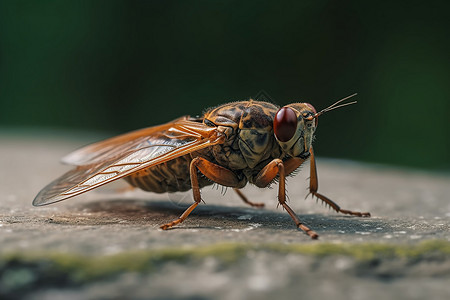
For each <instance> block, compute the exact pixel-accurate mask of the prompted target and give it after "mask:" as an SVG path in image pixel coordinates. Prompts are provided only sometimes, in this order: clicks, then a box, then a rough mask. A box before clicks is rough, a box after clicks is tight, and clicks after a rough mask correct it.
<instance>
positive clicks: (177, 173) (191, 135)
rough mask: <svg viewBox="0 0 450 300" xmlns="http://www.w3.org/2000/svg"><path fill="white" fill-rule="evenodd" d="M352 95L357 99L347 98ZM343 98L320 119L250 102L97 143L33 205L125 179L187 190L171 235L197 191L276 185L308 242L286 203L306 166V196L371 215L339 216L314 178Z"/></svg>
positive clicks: (294, 107)
mask: <svg viewBox="0 0 450 300" xmlns="http://www.w3.org/2000/svg"><path fill="white" fill-rule="evenodd" d="M352 96H354V95H352ZM352 96H349V97H346V98H344V99H341V100H339V101H337V102H336V103H334V104H333V105H331V106H329V107H327V108H326V109H324V110H322V111H320V112H317V111H316V110H315V108H314V107H313V106H312V105H311V104H309V103H292V104H289V105H286V106H283V107H281V108H280V107H279V106H277V105H274V104H272V103H268V102H262V101H255V100H252V99H250V100H248V101H240V102H231V103H228V104H224V105H220V106H217V107H214V108H211V109H208V110H207V111H206V112H205V113H204V114H203V116H202V117H190V116H184V117H181V118H179V119H176V120H174V121H171V122H169V123H166V124H164V125H159V126H154V127H149V128H145V129H141V130H137V131H133V132H130V133H126V134H123V135H119V136H117V137H113V138H110V139H107V140H104V141H101V142H97V143H94V144H91V145H88V146H85V147H84V148H81V149H79V150H76V151H75V152H72V153H71V154H69V155H67V156H66V157H64V158H63V159H62V161H63V162H64V163H66V164H69V165H73V166H74V168H73V169H72V170H70V171H68V172H67V173H65V174H64V175H62V176H61V177H59V178H58V179H56V180H55V181H53V182H51V183H50V184H49V185H47V186H46V187H45V188H44V189H42V190H41V191H40V192H39V194H38V195H37V196H36V198H35V199H34V201H33V205H35V206H41V205H47V204H51V203H55V202H58V201H62V200H65V199H68V198H71V197H74V196H77V195H80V194H82V193H85V192H87V191H90V190H92V189H95V188H97V187H99V186H101V185H104V184H107V183H109V182H112V181H114V180H117V179H120V178H123V179H125V180H126V181H127V182H128V183H129V184H131V185H132V186H133V187H137V188H140V189H143V190H145V191H150V192H155V193H165V192H169V193H170V192H178V191H187V190H190V189H192V192H193V198H194V203H193V204H192V205H190V206H189V207H188V208H187V209H186V210H185V211H184V212H183V214H182V215H181V216H180V217H179V218H178V219H176V220H174V221H172V222H170V223H167V224H164V225H162V226H161V227H160V228H161V229H164V230H165V229H169V228H171V227H173V226H175V225H177V224H180V223H181V222H183V221H184V220H185V219H186V218H187V217H188V215H189V214H190V213H191V212H192V211H193V210H194V209H195V208H196V207H197V205H198V204H199V203H200V202H201V200H202V198H201V195H200V189H201V188H202V187H205V186H208V185H211V184H213V183H217V184H219V185H222V186H225V187H231V188H233V190H235V191H236V192H237V194H238V195H239V196H240V197H241V198H242V199H243V201H244V202H246V203H247V204H249V205H252V206H261V204H258V203H253V202H251V201H250V200H248V199H247V197H245V196H244V194H243V193H242V192H241V191H240V189H242V188H243V187H244V186H245V185H246V184H247V183H251V184H254V185H256V186H257V187H260V188H265V187H268V186H269V185H270V184H271V183H273V182H275V181H277V182H278V202H279V204H280V205H281V206H282V207H283V208H284V209H285V210H286V211H287V213H288V214H289V215H290V216H291V218H292V219H293V221H294V222H295V224H296V226H297V227H298V228H300V229H301V230H303V231H304V232H305V233H306V234H308V235H309V236H310V237H311V238H314V239H315V238H317V237H318V235H317V233H316V232H314V231H313V230H311V229H310V228H309V227H307V226H306V225H305V224H303V223H302V222H301V221H300V220H299V218H298V217H297V215H296V214H295V213H294V211H293V210H292V209H291V208H290V207H289V205H288V203H287V202H286V191H285V179H286V176H288V175H290V174H292V173H293V172H294V171H295V170H296V169H298V168H299V167H300V166H301V165H302V164H303V163H304V162H305V161H306V160H308V159H309V160H310V183H309V193H310V194H312V196H313V197H314V196H315V197H317V198H318V199H320V200H321V201H323V202H324V203H325V204H327V205H329V206H330V207H331V208H333V209H334V210H335V211H336V212H340V213H344V214H349V215H355V216H362V217H366V216H367V217H368V216H370V214H369V213H367V212H365V213H361V212H355V211H351V210H346V209H342V208H341V207H340V206H339V205H337V204H336V203H335V202H333V201H332V200H330V199H329V198H328V197H326V196H324V195H322V194H320V193H318V192H317V190H318V178H317V170H316V161H315V158H314V152H313V148H312V142H313V139H314V132H315V130H316V128H317V124H318V123H317V122H318V117H319V116H320V115H322V114H323V113H324V112H327V111H329V110H332V109H335V108H338V107H342V106H344V105H348V104H352V103H354V102H355V101H354V102H347V103H344V104H341V103H342V101H344V100H346V99H348V98H350V97H352Z"/></svg>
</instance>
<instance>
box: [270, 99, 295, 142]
mask: <svg viewBox="0 0 450 300" xmlns="http://www.w3.org/2000/svg"><path fill="white" fill-rule="evenodd" d="M296 129H297V115H296V114H295V112H294V111H293V110H292V108H289V107H282V108H281V109H280V110H279V111H278V112H277V114H276V115H275V118H274V120H273V131H274V133H275V136H276V137H277V139H278V140H279V141H280V142H287V141H289V140H290V139H292V137H293V136H294V134H295V130H296Z"/></svg>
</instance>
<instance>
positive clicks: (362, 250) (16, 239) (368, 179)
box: [0, 133, 450, 299]
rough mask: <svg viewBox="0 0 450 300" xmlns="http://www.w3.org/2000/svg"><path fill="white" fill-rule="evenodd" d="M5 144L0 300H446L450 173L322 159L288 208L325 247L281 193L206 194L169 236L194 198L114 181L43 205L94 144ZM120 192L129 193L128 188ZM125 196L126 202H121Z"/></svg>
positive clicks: (13, 138)
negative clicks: (309, 191)
mask: <svg viewBox="0 0 450 300" xmlns="http://www.w3.org/2000/svg"><path fill="white" fill-rule="evenodd" d="M94 140H95V139H93V138H89V137H88V138H84V139H82V138H72V139H69V138H67V137H64V136H62V135H57V136H52V137H49V136H44V135H39V134H36V135H34V136H33V137H31V136H23V135H17V134H16V135H13V134H5V133H2V134H0V165H1V170H0V191H1V193H0V298H1V299H15V298H18V297H19V298H25V299H62V298H64V299H124V298H128V299H242V298H246V299H273V298H274V297H281V298H290V297H292V298H293V297H301V298H306V299H308V298H313V297H314V299H326V298H333V299H363V298H365V299H375V298H376V299H378V298H379V297H384V298H386V299H424V298H428V299H448V295H450V285H449V284H448V283H449V282H450V230H449V224H450V222H449V221H450V201H449V195H450V176H449V175H448V174H434V173H427V172H421V171H414V170H404V169H395V168H388V167H382V166H375V165H367V164H360V163H354V162H349V161H339V160H329V159H323V158H320V149H316V152H317V154H318V155H319V158H318V159H317V163H318V174H319V192H321V193H323V194H324V195H327V196H329V197H330V198H331V199H333V200H334V201H336V202H337V203H338V204H340V205H341V207H342V208H347V209H352V210H359V211H370V212H371V213H372V217H371V218H357V217H348V216H344V215H339V214H336V213H334V212H333V211H330V210H329V209H328V208H325V207H323V206H322V205H321V204H320V203H319V204H316V203H315V201H312V200H311V198H308V199H307V200H304V198H305V195H306V188H307V180H306V178H307V177H308V176H309V174H308V167H307V166H305V167H304V168H303V169H302V171H301V172H300V173H299V174H298V175H297V176H296V177H293V178H289V180H288V185H287V187H288V195H289V198H290V202H289V204H290V205H291V207H292V208H293V209H294V211H295V212H296V213H297V214H298V216H299V218H300V220H302V221H303V222H304V223H305V224H307V225H308V226H310V227H311V228H312V229H314V230H315V231H316V232H317V233H318V234H319V235H320V238H319V240H318V241H313V240H311V239H310V238H309V237H308V236H307V235H305V234H303V233H302V232H301V231H299V230H297V229H296V228H295V226H294V223H293V222H292V220H291V218H290V217H289V215H288V214H287V213H286V212H285V211H283V210H282V209H281V208H277V200H276V193H277V190H276V186H274V188H273V189H257V188H255V187H250V186H249V187H248V188H246V189H245V190H244V192H245V194H246V195H247V196H248V197H249V198H250V199H251V200H253V201H259V202H264V203H265V205H266V207H265V208H263V209H255V208H251V207H248V206H247V205H245V204H244V203H243V202H242V201H241V200H240V199H239V198H238V196H237V195H235V194H234V192H233V191H232V190H228V191H226V193H225V195H223V193H224V191H223V190H222V188H221V187H218V188H215V187H213V188H211V187H206V188H205V189H204V190H203V193H202V195H203V198H204V200H205V202H206V204H202V205H200V206H199V207H198V208H197V209H196V210H194V212H193V213H192V214H191V216H190V217H189V218H188V219H187V220H186V222H184V223H183V224H181V225H180V226H178V227H177V228H175V229H173V230H169V231H162V230H159V229H158V228H159V225H161V224H164V223H167V222H169V221H172V220H173V219H175V218H176V217H178V216H179V215H180V214H181V212H182V211H183V210H184V208H185V207H186V205H188V204H189V203H191V201H192V200H191V199H192V198H191V196H190V193H187V194H186V193H185V194H182V193H180V194H171V195H168V194H152V193H145V192H141V191H138V190H134V191H123V190H122V188H123V187H125V186H126V185H121V184H112V185H110V186H105V187H104V188H101V189H98V190H95V191H92V192H89V193H87V194H84V195H82V196H79V197H77V198H73V199H69V200H67V201H63V202H60V203H58V204H54V205H50V206H46V207H40V208H35V207H32V206H31V201H32V200H33V198H34V196H35V195H36V194H37V192H38V191H39V190H40V189H41V188H42V187H43V186H45V185H46V184H47V183H49V182H50V181H51V180H53V179H54V178H56V177H57V176H59V175H60V174H62V173H63V172H65V171H66V170H67V169H68V167H67V166H63V165H60V164H59V162H58V161H59V159H60V158H61V157H62V156H63V155H65V154H67V153H68V152H70V151H72V150H74V149H76V148H78V147H80V146H82V145H83V144H85V143H87V142H90V141H94ZM121 190H122V191H121ZM118 191H120V192H118Z"/></svg>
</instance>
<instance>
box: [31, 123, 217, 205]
mask: <svg viewBox="0 0 450 300" xmlns="http://www.w3.org/2000/svg"><path fill="white" fill-rule="evenodd" d="M222 142H223V136H222V135H220V134H219V133H218V132H217V131H216V128H215V127H208V126H206V125H204V124H203V123H199V122H193V121H190V120H188V118H186V117H185V118H182V119H178V120H176V121H174V122H171V123H167V124H164V125H161V126H155V127H150V128H145V129H141V130H138V131H134V132H130V133H127V134H124V135H120V136H117V137H114V138H111V139H107V140H105V141H102V142H99V143H95V144H92V145H88V146H86V147H84V148H81V149H79V150H77V151H75V152H73V153H71V154H69V155H68V156H66V157H64V158H63V162H65V163H68V164H72V165H75V166H76V168H75V169H73V170H70V171H69V172H67V173H65V174H64V175H62V176H61V177H59V178H58V179H56V180H55V181H53V182H51V183H50V184H49V185H47V186H46V187H45V188H44V189H42V191H40V192H39V194H38V195H37V196H36V198H35V199H34V201H33V205H35V206H41V205H47V204H51V203H55V202H58V201H61V200H65V199H68V198H71V197H74V196H77V195H79V194H82V193H84V192H87V191H90V190H92V189H94V188H97V187H99V186H101V185H103V184H106V183H108V182H111V181H114V180H117V179H119V178H122V177H125V176H127V175H130V174H131V173H134V172H136V171H139V170H141V169H144V168H148V167H151V166H154V165H157V164H160V163H163V162H166V161H169V160H172V159H174V158H176V157H179V156H182V155H185V154H188V153H191V152H193V151H197V150H199V149H202V148H205V147H208V146H212V145H215V144H219V143H222Z"/></svg>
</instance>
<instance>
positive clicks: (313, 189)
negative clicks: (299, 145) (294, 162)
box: [306, 147, 370, 217]
mask: <svg viewBox="0 0 450 300" xmlns="http://www.w3.org/2000/svg"><path fill="white" fill-rule="evenodd" d="M309 153H310V154H311V156H310V157H311V162H310V166H311V169H310V181H309V193H310V194H312V195H313V196H316V197H317V198H319V199H320V200H322V201H323V202H325V203H326V204H328V205H329V206H331V207H332V208H333V209H334V210H335V211H336V212H340V213H343V214H348V215H354V216H358V217H370V213H369V212H363V213H361V212H358V211H351V210H347V209H342V208H341V207H340V206H339V205H337V204H336V203H335V202H333V201H332V200H330V199H328V198H327V197H325V196H324V195H322V194H319V193H318V192H317V190H318V189H319V179H318V177H317V168H316V160H315V158H314V152H313V149H312V147H311V148H310V149H309ZM308 195H309V194H308ZM308 195H307V196H306V197H308Z"/></svg>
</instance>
